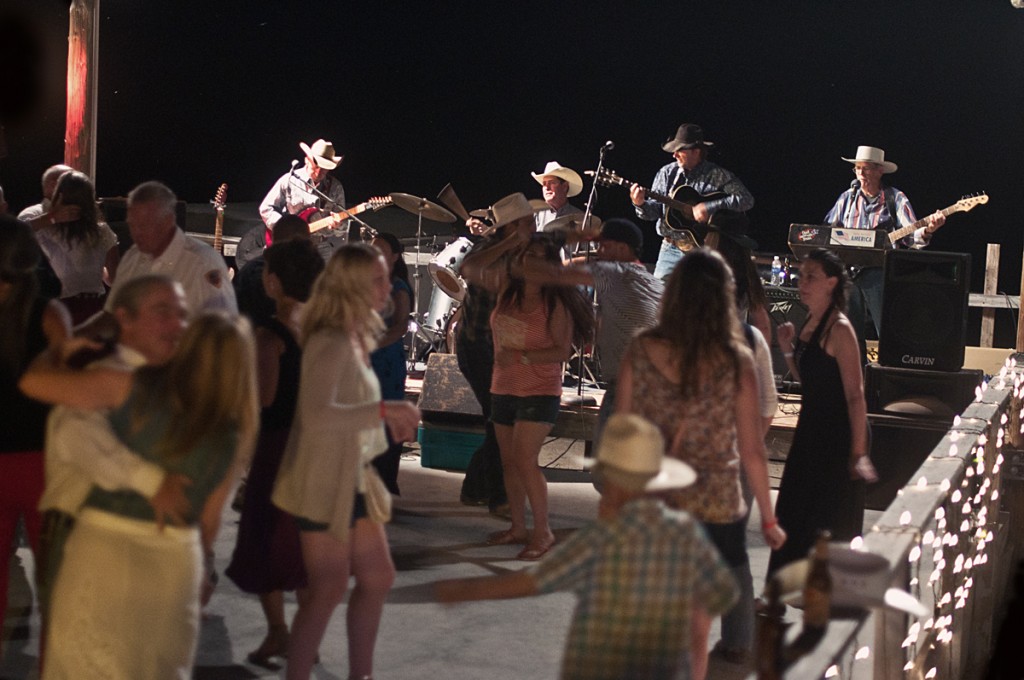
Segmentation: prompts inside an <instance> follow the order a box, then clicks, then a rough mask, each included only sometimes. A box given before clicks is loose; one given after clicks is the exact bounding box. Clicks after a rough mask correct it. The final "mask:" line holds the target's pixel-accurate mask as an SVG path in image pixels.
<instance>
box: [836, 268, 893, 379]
mask: <svg viewBox="0 0 1024 680" xmlns="http://www.w3.org/2000/svg"><path fill="white" fill-rule="evenodd" d="M884 285H885V276H884V275H883V273H882V268H881V267H868V268H866V269H862V270H860V273H858V274H857V277H856V278H854V280H853V285H852V286H851V287H850V299H849V301H848V303H847V305H846V306H847V316H848V317H849V319H850V323H851V324H853V329H854V330H855V331H856V332H857V342H858V344H859V345H860V348H861V358H862V361H861V363H867V337H868V333H867V331H868V328H869V326H868V319H867V315H868V314H870V315H871V324H872V326H871V327H873V328H874V329H875V337H881V332H882V296H883V293H884V290H883V287H884Z"/></svg>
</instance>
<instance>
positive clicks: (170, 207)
mask: <svg viewBox="0 0 1024 680" xmlns="http://www.w3.org/2000/svg"><path fill="white" fill-rule="evenodd" d="M177 201H178V199H177V197H176V196H175V195H174V192H173V191H171V190H170V189H169V188H168V187H167V186H165V185H164V184H161V183H160V182H144V183H142V184H140V185H139V186H137V187H135V188H134V189H132V191H131V193H130V194H128V231H129V233H130V234H131V237H132V241H133V245H132V247H131V248H129V249H128V252H127V253H125V256H124V258H123V259H122V260H121V264H120V265H119V266H118V268H117V278H116V279H115V280H114V285H113V288H112V289H111V291H110V295H108V296H107V304H106V305H105V306H104V308H103V312H101V313H100V314H97V315H96V316H94V317H93V318H91V319H89V320H88V321H86V322H85V323H84V324H82V326H80V327H79V328H77V329H76V333H77V334H79V335H87V336H90V337H104V338H109V337H112V336H113V330H114V329H113V326H114V323H113V316H112V313H113V300H114V299H115V298H116V297H117V293H118V290H119V289H120V288H121V286H123V285H124V284H125V283H127V282H128V281H130V280H132V279H133V278H136V277H138V276H142V275H144V274H164V275H167V276H169V277H171V278H172V279H174V280H175V281H177V282H178V283H180V284H181V285H182V287H183V288H184V291H185V301H186V303H187V305H188V310H189V314H191V315H195V314H198V313H200V312H203V311H207V310H222V311H226V312H228V313H230V314H237V313H238V304H237V303H236V302H235V291H234V289H233V288H232V287H231V280H230V278H229V277H228V269H227V265H226V264H225V262H224V258H223V256H221V254H220V253H218V252H217V251H216V250H214V249H213V248H211V247H210V246H208V245H206V244H205V243H203V242H201V241H199V240H198V239H194V238H192V237H191V236H187V235H186V234H185V232H184V231H182V230H181V229H180V228H179V227H178V224H177V222H176V220H175V215H174V208H175V205H176V203H177Z"/></svg>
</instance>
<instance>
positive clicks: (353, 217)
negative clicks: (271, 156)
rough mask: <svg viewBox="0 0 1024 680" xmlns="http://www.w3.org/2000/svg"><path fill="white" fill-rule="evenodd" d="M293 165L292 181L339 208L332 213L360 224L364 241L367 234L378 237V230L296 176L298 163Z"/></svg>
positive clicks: (346, 239) (360, 231)
mask: <svg viewBox="0 0 1024 680" xmlns="http://www.w3.org/2000/svg"><path fill="white" fill-rule="evenodd" d="M292 163H293V165H292V172H291V176H292V179H294V180H296V181H298V182H299V183H300V184H301V185H302V186H303V187H305V188H306V189H308V190H309V191H310V192H311V193H314V194H316V195H317V196H319V197H320V198H322V199H323V200H324V201H325V203H327V204H329V205H331V206H334V207H335V208H337V210H332V212H339V213H345V214H346V215H348V219H350V220H354V221H355V222H356V223H357V224H359V237H360V238H361V239H363V240H364V241H365V240H366V235H367V234H368V235H369V236H370V238H374V237H376V236H377V230H376V229H374V228H373V227H371V226H370V225H369V224H367V223H366V222H364V221H363V220H361V219H360V218H359V217H358V216H357V215H353V214H352V213H350V212H349V211H348V210H346V209H345V206H343V205H341V204H340V203H338V202H337V201H335V200H334V199H333V198H331V197H330V196H328V195H327V194H325V193H324V192H322V191H320V189H318V188H317V187H316V186H314V185H313V183H312V182H308V181H306V180H304V179H302V178H301V177H299V176H298V175H296V174H295V166H296V165H298V163H297V162H296V161H292ZM328 209H329V208H328ZM345 241H346V242H347V241H348V234H346V235H345Z"/></svg>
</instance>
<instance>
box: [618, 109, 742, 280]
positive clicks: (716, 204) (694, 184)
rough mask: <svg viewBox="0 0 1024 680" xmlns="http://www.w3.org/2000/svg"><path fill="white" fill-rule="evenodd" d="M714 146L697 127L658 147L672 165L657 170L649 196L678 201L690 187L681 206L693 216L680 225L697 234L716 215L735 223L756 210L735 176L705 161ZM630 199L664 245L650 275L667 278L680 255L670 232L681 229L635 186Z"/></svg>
mask: <svg viewBox="0 0 1024 680" xmlns="http://www.w3.org/2000/svg"><path fill="white" fill-rule="evenodd" d="M712 146H713V144H712V143H711V142H709V141H706V140H705V139H704V131H703V130H702V129H701V128H700V126H698V125H693V124H692V123H683V124H682V125H680V126H679V129H678V130H677V131H676V136H675V137H673V138H672V139H670V140H668V141H667V142H665V143H664V144H662V145H661V148H662V149H664V150H665V151H667V152H669V153H670V154H672V156H673V157H674V158H675V161H674V162H672V163H669V164H668V165H666V166H664V167H663V168H661V170H659V171H658V174H657V175H655V177H654V182H653V183H652V184H651V191H650V194H651V196H654V195H656V194H657V195H659V196H669V197H676V198H679V194H680V189H681V188H688V189H687V192H688V193H689V195H690V196H691V198H689V199H687V200H684V201H683V202H685V203H689V204H691V205H690V208H691V212H692V215H686V216H685V217H683V220H684V221H688V222H690V223H691V224H690V225H688V226H692V227H694V229H695V230H696V231H697V232H699V233H706V231H707V228H708V225H709V223H710V224H711V226H715V225H716V221H715V215H716V214H719V213H721V211H730V213H731V215H732V217H733V218H742V217H743V216H742V215H739V214H740V213H743V212H745V211H747V210H750V208H752V207H753V205H754V197H753V196H751V195H750V192H749V191H747V188H746V187H745V186H743V183H742V182H741V181H740V180H739V179H738V178H737V177H736V175H734V174H732V173H731V172H729V171H728V170H726V169H724V168H722V167H720V166H718V165H715V164H714V163H711V162H710V161H708V160H706V158H707V153H708V149H709V148H711V147H712ZM629 195H630V198H631V199H632V201H633V205H634V206H636V214H637V216H638V217H639V218H640V219H643V220H648V221H652V222H653V221H654V220H657V221H658V224H657V229H658V233H659V234H661V236H662V237H663V240H662V242H661V251H660V252H659V253H658V263H657V265H656V266H655V269H654V275H655V276H656V277H658V278H661V279H667V278H668V276H669V274H671V273H672V270H673V269H675V266H676V263H677V262H679V260H680V259H681V258H682V256H683V253H682V251H681V250H680V249H679V247H678V245H677V243H675V242H674V241H677V239H676V238H673V234H674V232H678V231H679V229H680V227H679V225H677V224H673V214H672V213H673V211H672V210H671V209H670V208H669V207H668V206H667V205H666V204H665V203H664V202H660V201H658V200H655V199H654V198H652V197H651V196H648V192H647V190H646V189H644V188H643V187H641V186H640V185H639V184H634V185H633V186H632V187H631V188H630V192H629ZM702 199H703V200H702ZM726 214H729V213H721V215H720V216H721V217H722V218H724V216H725V215H726ZM733 222H735V224H734V225H731V226H730V228H731V229H745V221H744V220H743V219H734V220H733ZM740 225H741V226H740ZM721 228H725V226H724V225H723V226H722V227H721ZM691 236H692V234H691ZM689 240H690V241H692V240H693V239H692V238H690V239H689ZM698 245H699V244H698Z"/></svg>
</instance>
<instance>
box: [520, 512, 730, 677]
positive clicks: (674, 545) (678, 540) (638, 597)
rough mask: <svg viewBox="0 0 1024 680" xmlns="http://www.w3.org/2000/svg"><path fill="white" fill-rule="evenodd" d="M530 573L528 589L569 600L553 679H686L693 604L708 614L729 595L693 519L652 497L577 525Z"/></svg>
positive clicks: (725, 572)
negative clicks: (563, 594) (570, 595)
mask: <svg viewBox="0 0 1024 680" xmlns="http://www.w3.org/2000/svg"><path fill="white" fill-rule="evenodd" d="M531 573H532V575H533V578H534V580H535V583H536V586H537V590H538V592H542V593H550V592H553V591H556V590H572V591H574V592H575V593H576V594H577V596H578V598H579V602H578V604H577V606H576V612H575V615H574V617H573V622H572V627H571V628H570V630H569V639H568V641H567V642H566V649H565V658H564V659H563V661H562V676H561V677H562V678H563V679H571V678H579V679H580V680H583V679H586V680H595V679H602V678H608V679H611V678H615V679H617V680H618V679H621V678H631V679H634V680H638V679H641V678H689V677H690V666H689V649H690V612H691V610H692V608H693V606H694V604H695V603H699V604H700V605H702V606H704V607H705V608H706V609H707V611H708V612H709V613H710V614H711V615H712V616H714V615H716V614H718V613H720V612H723V611H726V610H727V609H728V608H729V607H730V606H731V605H732V603H733V602H734V601H735V599H736V593H737V591H736V582H735V580H734V579H733V577H732V572H731V571H730V570H729V568H728V567H727V566H726V565H725V563H724V562H723V561H722V558H721V557H720V556H719V554H718V552H717V551H716V550H715V548H714V547H713V546H712V545H711V543H710V542H709V541H708V539H707V538H706V536H705V534H704V530H703V529H702V528H701V527H700V524H699V523H698V522H697V521H696V520H694V519H693V517H691V516H690V515H689V514H687V513H685V512H680V511H676V510H671V509H669V508H668V507H667V506H666V505H665V504H664V503H662V502H661V501H660V500H657V499H654V498H641V499H638V500H635V501H632V502H630V503H627V504H626V505H625V506H623V508H622V509H621V510H620V512H619V514H618V516H617V517H615V518H614V519H612V520H609V521H598V522H595V523H593V524H590V525H588V526H586V527H584V528H582V529H580V530H579V531H577V532H576V533H574V534H573V535H572V536H571V537H570V538H569V539H568V540H566V541H565V542H564V543H562V544H560V545H558V546H556V547H555V549H554V550H552V551H551V554H550V555H549V556H548V557H547V558H546V559H545V560H544V561H543V562H541V563H540V564H539V565H537V566H536V567H535V568H534V569H533V570H532V572H531Z"/></svg>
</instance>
